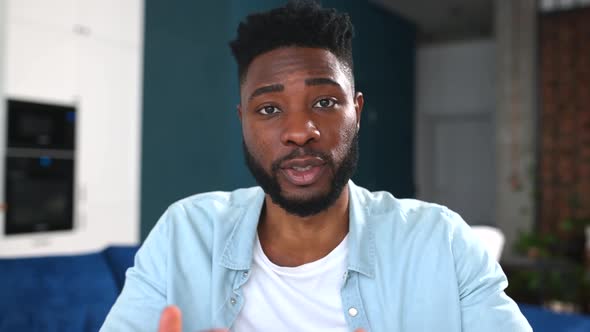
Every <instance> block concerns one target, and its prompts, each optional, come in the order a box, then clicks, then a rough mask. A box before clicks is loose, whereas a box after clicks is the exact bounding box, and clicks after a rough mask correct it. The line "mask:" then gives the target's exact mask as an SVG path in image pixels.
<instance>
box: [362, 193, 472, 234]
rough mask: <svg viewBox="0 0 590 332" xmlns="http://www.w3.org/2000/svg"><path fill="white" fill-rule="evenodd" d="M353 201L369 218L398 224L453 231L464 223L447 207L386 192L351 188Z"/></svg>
mask: <svg viewBox="0 0 590 332" xmlns="http://www.w3.org/2000/svg"><path fill="white" fill-rule="evenodd" d="M353 191H354V194H353V195H354V196H355V197H356V198H355V199H356V200H357V201H358V203H359V204H360V205H361V206H364V207H365V210H366V213H367V214H368V215H369V216H373V217H378V216H381V217H382V218H378V219H380V220H385V221H388V222H394V223H398V224H404V225H407V226H410V225H419V226H433V225H435V224H438V225H440V224H444V225H445V226H446V227H449V228H450V229H453V228H455V227H458V226H460V225H461V224H464V223H465V221H463V219H462V218H461V216H459V214H458V213H456V212H454V211H452V210H451V209H449V208H448V207H446V206H444V205H440V204H436V203H430V202H425V201H421V200H418V199H410V198H403V199H400V198H396V197H394V196H393V195H392V194H391V193H389V192H386V191H374V192H372V191H369V190H367V189H365V188H362V187H359V186H356V185H355V186H354V187H353Z"/></svg>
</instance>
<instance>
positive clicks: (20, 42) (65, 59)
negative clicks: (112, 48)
mask: <svg viewBox="0 0 590 332" xmlns="http://www.w3.org/2000/svg"><path fill="white" fill-rule="evenodd" d="M74 37H75V36H74V35H73V33H72V32H71V31H69V30H65V29H63V28H61V27H47V26H45V25H42V24H37V23H23V22H15V21H10V20H9V21H8V24H7V26H6V33H5V38H6V39H5V50H6V53H5V56H4V61H5V65H4V68H5V78H4V82H5V91H6V94H7V95H8V97H11V98H19V99H27V100H33V101H35V100H42V101H54V102H58V103H62V104H72V103H73V102H74V100H75V95H76V87H75V85H76V82H75V72H74V71H75V67H76V40H75V38H74Z"/></svg>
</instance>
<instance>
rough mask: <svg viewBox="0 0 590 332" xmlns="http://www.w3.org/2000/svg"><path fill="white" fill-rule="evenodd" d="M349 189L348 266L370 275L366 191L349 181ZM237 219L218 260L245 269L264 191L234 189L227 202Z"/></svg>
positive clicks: (371, 241) (370, 230)
mask: <svg viewBox="0 0 590 332" xmlns="http://www.w3.org/2000/svg"><path fill="white" fill-rule="evenodd" d="M348 190H349V233H348V269H349V270H352V271H356V272H359V273H362V274H364V275H366V276H368V277H370V278H373V277H374V275H375V236H374V230H373V228H372V226H373V225H372V224H373V223H371V222H369V221H370V217H371V213H370V208H369V206H370V203H371V202H370V201H369V198H368V197H367V196H368V195H367V192H366V190H364V189H363V188H360V187H358V186H357V185H355V184H354V183H353V182H352V181H349V182H348ZM230 204H231V205H232V206H231V208H232V209H235V210H236V211H239V213H236V214H235V215H236V216H235V218H236V219H237V220H236V221H235V222H234V223H229V224H233V225H234V226H233V228H232V229H231V232H230V235H229V236H228V238H227V240H226V242H225V247H224V249H223V254H222V256H221V261H220V264H221V265H222V266H224V267H226V268H228V269H232V270H249V269H250V266H251V264H252V253H253V248H254V241H255V239H256V230H257V226H258V220H259V219H260V212H261V211H262V205H263V204H264V191H263V190H262V189H261V188H259V187H257V188H256V189H255V190H250V191H240V190H238V191H236V192H234V193H233V194H232V200H231V203H230Z"/></svg>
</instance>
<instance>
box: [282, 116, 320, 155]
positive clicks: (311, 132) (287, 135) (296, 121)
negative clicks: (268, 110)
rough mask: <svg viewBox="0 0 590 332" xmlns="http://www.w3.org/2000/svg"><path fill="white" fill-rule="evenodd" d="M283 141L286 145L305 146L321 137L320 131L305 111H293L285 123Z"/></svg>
mask: <svg viewBox="0 0 590 332" xmlns="http://www.w3.org/2000/svg"><path fill="white" fill-rule="evenodd" d="M283 126H284V128H283V131H282V133H281V142H282V143H283V144H284V145H297V146H304V145H306V144H309V143H311V142H313V141H317V140H318V139H319V138H320V131H319V129H318V127H317V126H316V124H315V123H314V121H313V119H312V118H311V117H310V116H309V114H307V112H305V111H300V112H292V113H291V114H289V115H288V116H287V117H286V119H285V122H284V123H283Z"/></svg>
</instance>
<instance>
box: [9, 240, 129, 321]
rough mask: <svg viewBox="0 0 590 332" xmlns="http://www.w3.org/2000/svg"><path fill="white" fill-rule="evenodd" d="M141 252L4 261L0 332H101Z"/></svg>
mask: <svg viewBox="0 0 590 332" xmlns="http://www.w3.org/2000/svg"><path fill="white" fill-rule="evenodd" d="M136 251H137V247H110V248H108V249H105V250H103V251H101V252H99V253H93V254H86V255H76V256H54V257H41V258H24V259H0V331H1V332H9V331H10V332H29V331H31V332H33V331H34V332H37V331H38V332H53V331H55V332H90V331H98V329H99V328H100V326H101V325H102V322H103V321H104V319H105V317H106V315H107V313H108V311H109V309H110V308H111V306H112V305H113V303H114V302H115V299H116V298H117V295H118V294H119V293H120V291H121V289H122V287H123V282H124V281H125V270H126V269H127V267H129V266H131V265H133V257H134V256H135V252H136Z"/></svg>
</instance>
